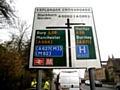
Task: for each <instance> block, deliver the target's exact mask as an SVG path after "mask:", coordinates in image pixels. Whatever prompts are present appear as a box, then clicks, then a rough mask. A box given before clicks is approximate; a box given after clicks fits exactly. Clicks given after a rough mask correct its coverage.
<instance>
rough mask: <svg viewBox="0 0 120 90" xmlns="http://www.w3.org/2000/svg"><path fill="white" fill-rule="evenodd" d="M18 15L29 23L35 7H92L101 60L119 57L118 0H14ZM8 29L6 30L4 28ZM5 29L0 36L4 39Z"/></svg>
mask: <svg viewBox="0 0 120 90" xmlns="http://www.w3.org/2000/svg"><path fill="white" fill-rule="evenodd" d="M14 1H15V6H16V9H17V10H18V15H19V17H21V18H22V19H23V20H26V21H27V22H28V24H30V25H31V28H30V30H32V24H33V17H34V9H35V7H92V9H93V14H94V21H95V27H96V32H97V38H98V43H99V49H100V56H101V60H102V61H106V60H108V55H109V56H110V57H112V55H114V57H115V58H120V41H119V38H120V34H119V32H120V10H119V8H120V5H119V0H14ZM6 31H8V30H6ZM6 31H3V30H2V31H0V38H3V39H6V37H7V36H5V35H4V34H5V33H6ZM6 35H7V34H6Z"/></svg>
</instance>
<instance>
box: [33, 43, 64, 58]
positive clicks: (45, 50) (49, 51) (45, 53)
mask: <svg viewBox="0 0 120 90" xmlns="http://www.w3.org/2000/svg"><path fill="white" fill-rule="evenodd" d="M34 56H36V57H62V56H63V46H62V45H53V46H51V45H47V46H43V45H37V46H35V50H34Z"/></svg>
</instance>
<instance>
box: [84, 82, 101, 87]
mask: <svg viewBox="0 0 120 90" xmlns="http://www.w3.org/2000/svg"><path fill="white" fill-rule="evenodd" d="M85 85H90V80H86V81H85ZM95 86H96V87H102V83H101V82H100V81H98V80H95Z"/></svg>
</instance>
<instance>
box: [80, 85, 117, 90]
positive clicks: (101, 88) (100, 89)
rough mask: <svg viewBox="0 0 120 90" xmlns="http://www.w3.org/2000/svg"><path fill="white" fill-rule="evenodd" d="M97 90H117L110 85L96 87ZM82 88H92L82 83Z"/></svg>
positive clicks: (87, 89)
mask: <svg viewBox="0 0 120 90" xmlns="http://www.w3.org/2000/svg"><path fill="white" fill-rule="evenodd" d="M95 89H96V90H115V89H114V88H109V87H104V86H103V87H95ZM82 90H90V86H86V85H85V84H82Z"/></svg>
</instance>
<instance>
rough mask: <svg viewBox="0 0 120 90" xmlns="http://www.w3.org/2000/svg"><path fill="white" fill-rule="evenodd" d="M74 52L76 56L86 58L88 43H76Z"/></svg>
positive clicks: (87, 55)
mask: <svg viewBox="0 0 120 90" xmlns="http://www.w3.org/2000/svg"><path fill="white" fill-rule="evenodd" d="M76 53H77V54H76V55H77V58H88V57H89V48H88V45H77V46H76Z"/></svg>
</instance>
